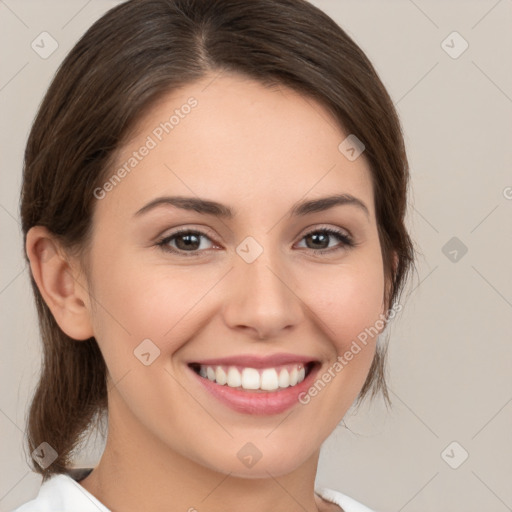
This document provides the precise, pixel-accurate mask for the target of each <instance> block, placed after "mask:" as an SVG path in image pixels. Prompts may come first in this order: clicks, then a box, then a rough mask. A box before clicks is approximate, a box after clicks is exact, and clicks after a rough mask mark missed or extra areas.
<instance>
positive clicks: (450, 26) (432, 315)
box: [0, 0, 512, 512]
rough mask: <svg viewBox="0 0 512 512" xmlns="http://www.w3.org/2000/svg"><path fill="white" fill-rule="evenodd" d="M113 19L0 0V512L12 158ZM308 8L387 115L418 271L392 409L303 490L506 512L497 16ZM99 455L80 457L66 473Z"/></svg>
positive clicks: (7, 473)
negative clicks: (402, 148)
mask: <svg viewBox="0 0 512 512" xmlns="http://www.w3.org/2000/svg"><path fill="white" fill-rule="evenodd" d="M116 3H118V2H114V1H105V0H103V1H99V0H92V1H76V0H72V1H67V2H64V1H59V2H57V1H45V2H41V1H36V0H32V1H23V0H18V1H16V0H0V42H1V44H0V55H1V60H0V62H1V66H0V111H1V126H0V144H1V148H0V159H1V172H2V186H1V189H0V226H1V233H2V243H1V248H2V250H1V255H0V258H1V261H0V268H1V273H0V304H1V321H2V338H1V343H2V352H1V353H2V357H1V358H0V382H1V383H0V389H1V396H0V433H1V436H0V511H6V510H10V509H11V508H13V507H15V506H17V505H19V504H21V503H23V502H25V501H27V500H28V499H30V498H32V497H34V496H35V495H36V494H37V490H38V488H39V485H40V477H38V476H37V475H36V474H34V473H32V472H30V470H29V468H28V466H27V464H26V461H25V457H26V454H25V453H24V451H23V434H24V424H25V414H26V408H27V404H28V400H29V398H30V396H31V393H32V390H33V387H34V386H35V383H36V378H37V373H38V371H39V360H40V347H39V340H38V327H37V321H36V316H35V307H34V305H33V301H32V295H31V290H30V288H29V279H28V271H27V268H26V266H25V264H24V260H23V257H22V248H21V232H20V226H19V214H18V195H19V188H20V181H21V165H22V154H23V149H24V144H25V142H26V138H27V135H28V131H29V128H30V123H31V121H32V119H33V117H34V115H35V113H36V109H37V106H38V104H39V102H40V101H41V99H42V96H43V94H44V92H45V89H46V88H47V86H48V84H49V82H50V79H51V77H52V76H53V74H54V72H55V70H56V69H57V66H58V65H59V63H60V62H61V61H62V59H63V58H64V56H65V55H66V53H67V52H68V51H69V50H70V49H71V47H72V45H73V44H74V43H75V42H76V41H77V40H78V38H79V37H80V36H81V35H82V34H83V33H84V32H85V30H86V29H87V28H88V27H89V26H90V25H91V24H92V23H93V22H94V21H95V20H96V19H97V18H98V17H99V16H100V15H101V14H102V13H103V12H105V11H106V10H107V9H108V8H109V7H111V6H113V5H115V4H116ZM313 3H314V4H315V5H317V6H319V7H320V8H321V9H323V10H324V11H326V12H327V13H328V14H330V15H331V16H332V17H333V18H334V19H335V20H336V21H337V22H338V23H339V24H340V25H341V26H342V27H343V28H344V29H345V30H346V31H347V32H348V33H349V35H351V36H352V37H353V38H354V40H355V41H356V42H357V43H358V44H359V45H360V46H361V48H362V49H363V50H364V51H365V52H366V53H367V55H368V57H369V58H370V60H371V61H372V62H373V64H374V65H375V67H376V69H377V71H378V72H379V74H380V76H381V78H382V80H383V82H384V84H385V85H386V87H387V88H388V90H389V92H390V94H391V96H392V98H393V100H394V102H395V104H396V106H397V109H398V111H399V114H400V117H401V120H402V123H403V127H404V132H405V139H406V144H407V147H408V155H409V159H410V164H411V174H412V187H413V189H412V191H411V197H410V199H411V202H410V207H409V215H408V226H409V227H410V231H411V235H412V237H413V238H414V240H415V242H416V244H417V246H418V248H419V249H420V251H421V253H422V256H421V257H420V259H419V261H418V277H417V278H416V279H413V281H411V284H410V286H409V293H410V294H409V298H408V301H407V303H406V305H405V309H404V310H403V312H402V313H400V314H399V316H398V317H397V318H396V319H395V320H394V321H393V323H392V324H391V325H390V329H389V332H390V335H391V344H390V351H389V363H390V364H389V384H390V388H391V398H392V400H393V409H392V410H391V411H390V412H387V411H386V409H385V408H384V406H383V403H382V401H381V400H380V399H379V400H377V401H375V402H373V403H370V402H368V403H367V405H365V406H364V407H362V408H361V409H360V410H359V411H358V412H357V414H354V413H353V411H349V413H348V414H347V416H346V417H345V424H346V427H348V428H344V427H343V426H340V427H339V428H337V429H336V431H335V432H334V433H333V435H332V436H331V438H330V439H329V440H328V441H327V442H326V444H325V445H324V448H323V451H322V457H321V461H320V470H319V474H318V484H319V485H323V486H328V487H332V488H335V489H337V490H340V491H342V492H345V493H346V494H349V495H351V496H353V497H354V498H356V499H358V500H360V501H362V502H363V503H365V504H367V505H368V506H370V507H372V508H375V509H377V510H380V511H383V512H391V511H404V512H413V511H426V510H432V511H433V510H436V511H450V512H456V511H464V512H470V511H477V510H478V511H480V510H485V511H487V512H490V511H496V512H501V511H506V510H512V485H510V484H511V482H512V447H511V432H512V429H511V427H512V378H511V372H510V368H512V348H511V346H510V341H511V338H512V337H511V333H512V272H511V270H510V268H511V267H510V262H511V261H512V258H511V255H512V242H511V238H512V173H511V163H512V138H511V135H512V115H511V114H512V61H511V60H510V56H511V55H512V30H511V27H512V1H511V0H500V1H496V0H480V1H462V0H458V1H453V0H452V1H426V0H422V1H421V0H415V1H412V0H395V1H383V0H381V1H367V0H365V1H361V0H360V1H355V0H350V1H348V0H315V1H313ZM44 31H47V32H49V33H50V34H51V36H52V37H53V38H54V39H55V40H56V41H57V43H58V48H57V50H56V51H55V52H54V53H53V54H52V55H50V56H49V57H48V58H46V59H43V58H41V57H40V56H39V55H38V54H37V53H36V52H35V51H34V50H33V49H32V48H31V43H32V41H34V40H36V41H37V40H38V39H37V37H38V36H39V34H41V32H44ZM454 31H457V32H458V33H459V34H460V35H461V36H462V38H464V40H466V41H467V43H468V44H469V47H468V48H467V50H466V51H465V52H464V53H462V54H461V55H459V56H458V57H457V58H452V56H450V55H449V54H448V53H447V51H448V52H451V53H452V55H455V54H456V53H458V52H459V51H460V50H461V49H462V48H463V46H462V44H463V41H462V40H461V39H458V38H457V37H458V36H455V37H454V36H450V37H449V38H448V39H447V41H446V42H445V43H444V44H443V41H444V40H445V39H446V38H447V36H449V35H450V34H451V33H452V32H454ZM48 47H49V46H46V48H48ZM450 47H451V48H450ZM454 52H455V53H454ZM507 56H508V57H507ZM453 237H456V238H457V240H455V241H452V242H450V244H449V245H448V246H446V244H447V243H448V242H449V241H450V240H451V239H452V238H453ZM453 244H455V245H453ZM461 244H464V246H465V247H467V253H466V254H464V255H462V251H461V248H462V247H463V246H462V245H461ZM454 250H455V251H457V253H454V252H453V251H454ZM454 258H456V260H455V261H453V260H454ZM93 441H94V440H93ZM453 442H456V443H458V444H456V445H453V444H451V443H453ZM450 445H451V446H450ZM100 451H101V440H99V441H97V442H96V443H94V442H93V443H92V446H90V453H89V454H84V455H83V457H82V458H81V460H80V461H79V465H85V466H92V465H94V464H95V463H96V461H97V457H98V454H99V453H100ZM466 452H467V454H468V455H469V456H468V458H467V460H465V461H464V462H463V463H462V464H461V462H462V460H463V458H464V456H465V454H466ZM443 454H444V455H443ZM450 464H451V466H454V467H456V466H458V465H459V464H460V465H459V466H458V467H457V469H454V468H453V467H451V466H450Z"/></svg>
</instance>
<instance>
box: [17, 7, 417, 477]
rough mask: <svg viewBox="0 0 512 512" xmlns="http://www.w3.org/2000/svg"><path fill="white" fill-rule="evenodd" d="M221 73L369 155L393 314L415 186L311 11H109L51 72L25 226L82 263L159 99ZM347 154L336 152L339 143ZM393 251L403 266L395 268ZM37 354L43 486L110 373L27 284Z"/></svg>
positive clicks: (372, 383)
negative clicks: (106, 194) (303, 108)
mask: <svg viewBox="0 0 512 512" xmlns="http://www.w3.org/2000/svg"><path fill="white" fill-rule="evenodd" d="M222 71H229V72H236V73H239V74H241V75H244V76H247V77H249V78H252V79H254V80H257V81H259V82H261V83H263V84H265V85H275V84H283V85H285V86H288V87H290V88H292V89H294V90H296V91H298V92H300V93H301V94H303V95H305V96H307V97H310V98H312V99H313V100H316V101H318V102H320V103H321V104H322V105H323V106H325V107H326V108H327V109H328V110H329V112H330V113H332V115H333V116H334V119H336V120H338V122H339V127H340V128H341V129H342V130H343V131H344V132H345V133H346V134H347V135H348V134H356V136H357V137H358V138H359V139H360V140H361V141H362V142H363V143H364V145H365V152H364V156H365V158H366V159H367V161H368V162H369V164H370V168H371V177H372V184H373V190H374V197H375V211H376V219H377V225H378V233H379V239H380V244H381V250H382V257H383V265H384V273H385V278H386V282H387V283H389V288H387V290H386V293H385V297H384V300H385V304H386V305H387V306H388V308H389V307H390V306H391V305H392V304H396V303H397V301H398V300H399V296H400V294H401V292H402V289H403V285H404V283H405V280H406V276H407V274H408V272H409V270H410V267H411V265H413V264H414V253H413V245H412V241H411V240H410V238H409V236H408V233H407V230H406V227H405V225H404V217H405V214H406V205H407V197H406V196H407V189H408V180H409V170H408V162H407V158H406V153H405V148H404V141H403V136H402V132H401V127H400V123H399V119H398V116H397V113H396V111H395V108H394V105H393V102H392V101H391V99H390V97H389V95H388V93H387V92H386V89H385V88H384V86H383V84H382V82H381V80H380V79H379V77H378V75H377V73H376V71H375V69H374V68H373V66H372V64H371V63H370V62H369V60H368V59H367V57H366V56H365V54H364V53H363V51H362V50H361V49H360V48H359V47H358V46H357V45H356V44H355V43H354V41H353V40H352V39H351V38H350V37H349V36H348V35H347V34H346V33H345V32H344V31H343V30H342V29H341V28H340V27H339V26H338V25H337V24H336V23H335V22H334V21H333V20H332V19H331V18H329V17H328V16H327V15H326V14H325V13H323V12H322V11H321V10H319V9H318V8H316V7H314V6H313V5H311V4H310V3H308V2H306V1H305V0H250V1H247V0H131V1H128V2H126V3H123V4H121V5H118V6H116V7H114V8H113V9H111V10H110V11H108V12H107V13H106V14H105V15H104V16H103V17H101V18H100V19H99V20H98V21H96V22H95V23H94V25H92V27H91V28H90V29H89V30H88V31H87V32H86V33H85V34H84V36H83V37H82V38H81V39H80V40H79V41H78V43H77V44H76V45H75V46H74V48H73V49H72V50H71V51H70V53H69V54H68V55H67V57H66V58H65V60H64V62H63V63H62V64H61V66H60V68H59V70H58V72H57V73H56V75H55V77H54V79H53V81H52V83H51V85H50V87H49V89H48V91H47V93H46V95H45V97H44V100H43V102H42V104H41V106H40V109H39V112H38V114H37V117H36V118H35V120H34V123H33V126H32V129H31V132H30V135H29V138H28V142H27V147H26V151H25V161H24V171H23V187H22V194H21V218H22V227H23V233H24V242H25V241H26V234H27V231H28V230H29V229H30V228H31V227H32V226H36V225H41V226H45V227H46V228H48V230H49V231H50V232H51V233H53V234H54V235H55V236H56V237H57V238H58V240H59V241H60V242H61V243H62V244H63V246H64V247H65V248H66V249H69V250H74V251H76V252H77V254H84V253H85V251H86V248H87V246H88V242H89V241H90V235H91V218H92V213H93V209H94V204H95V201H96V199H95V197H94V194H93V191H94V190H95V189H96V188H97V187H99V186H101V185H102V183H104V181H105V178H106V177H108V175H109V166H110V165H111V162H112V161H113V158H114V156H115V155H116V151H117V150H118V149H119V148H120V146H121V144H122V142H123V141H124V140H125V138H126V136H127V134H128V133H129V132H130V130H132V129H133V128H134V126H135V125H136V122H137V120H138V119H140V118H141V116H142V114H143V113H144V112H146V111H147V109H148V108H150V106H151V105H152V104H154V103H155V102H156V101H158V100H159V99H160V98H162V97H163V96H164V95H165V94H167V93H169V92H171V91H173V90H176V89H178V88H180V87H183V86H185V85H187V84H190V83H192V82H193V81H195V80H198V79H200V78H203V77H204V76H205V75H206V74H211V73H214V74H215V73H218V72H222ZM340 142H341V141H340ZM393 252H395V253H396V254H397V255H398V258H399V260H398V265H397V266H396V268H394V267H393V260H392V256H393ZM31 281H32V287H33V291H34V295H35V302H36V306H37V311H38V315H39V324H40V330H41V336H42V342H43V361H42V370H41V375H40V378H39V383H38V386H37V389H36V391H35V394H34V396H33V399H32V402H31V405H30V409H29V415H28V425H27V445H28V448H29V451H30V452H32V451H33V450H34V449H35V448H36V447H37V446H38V445H39V444H40V443H42V442H44V441H46V442H47V443H49V444H50V445H51V446H52V447H53V448H54V449H55V450H56V451H57V453H58V458H57V459H56V460H55V461H54V462H53V463H52V464H51V465H50V466H49V467H48V468H47V469H45V470H43V469H42V468H41V467H39V466H38V465H37V464H35V463H34V462H33V461H31V464H32V467H33V468H34V470H35V471H37V472H39V473H41V474H42V475H43V481H44V480H46V479H47V478H49V476H50V475H51V474H54V473H63V472H66V471H67V470H68V469H69V468H70V466H71V465H72V460H73V454H74V452H75V451H76V450H77V449H78V448H79V446H80V444H81V442H82V441H83V435H84V434H85V433H86V432H87V430H88V429H90V427H91V426H92V424H93V420H94V419H95V418H96V419H97V418H98V417H100V416H101V415H104V414H105V413H106V411H107V387H106V371H107V369H106V365H105V362H104V360H103V357H102V355H101V352H100V350H99V347H98V344H97V342H96V340H95V339H94V338H90V339H88V340H85V341H76V340H73V339H71V338H70V337H69V336H67V335H66V334H65V333H64V332H63V331H62V330H61V329H60V328H59V326H58V325H57V323H56V321H55V319H54V317H53V315H52V314H51V311H50V309H49V308H48V306H47V305H46V303H45V301H44V300H43V298H42V296H41V293H40V292H39V289H38V287H37V285H36V283H35V281H34V278H33V276H32V275H31ZM384 362H385V347H383V346H380V344H378V345H377V350H376V354H375V357H374V360H373V362H372V365H371V368H370V371H369V374H368V377H367V379H366V381H365V383H364V386H363V387H362V389H361V392H360V394H359V395H358V398H357V401H358V403H359V401H360V400H362V399H363V398H364V397H365V396H366V395H368V394H371V396H372V397H373V396H374V395H375V394H376V393H377V392H378V391H381V392H382V393H383V395H384V397H385V398H386V400H387V401H388V402H389V396H388V393H387V389H386V384H385V379H384Z"/></svg>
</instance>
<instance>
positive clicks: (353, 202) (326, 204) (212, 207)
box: [134, 194, 370, 219]
mask: <svg viewBox="0 0 512 512" xmlns="http://www.w3.org/2000/svg"><path fill="white" fill-rule="evenodd" d="M164 205H171V206H175V207H177V208H181V209H182V210H190V211H195V212H198V213H202V214H206V215H214V216H215V217H220V218H224V219H232V218H233V217H234V216H235V213H234V211H233V210H232V209H231V208H229V206H226V205H224V204H222V203H218V202H216V201H210V200H207V199H201V198H198V197H183V196H162V197H157V198H156V199H153V200H152V201H150V202H149V203H147V204H146V205H144V206H143V207H142V208H141V209H140V210H138V211H137V212H135V215H134V216H136V217H138V216H140V215H142V214H144V213H147V212H149V211H151V210H153V209H155V208H157V207H159V206H164ZM342 205H350V206H355V207H357V208H358V209H360V210H362V211H363V212H364V213H365V214H366V216H367V217H368V218H369V217H370V212H369V210H368V207H367V206H366V205H365V204H364V202H363V201H361V200H360V199H358V198H357V197H354V196H353V195H351V194H336V195H332V196H327V197H321V198H319V199H311V200H308V201H300V202H298V203H296V204H295V205H294V206H293V207H292V208H291V210H290V217H293V216H298V217H302V216H304V215H308V214H310V213H316V212H322V211H325V210H329V209H330V208H333V207H335V206H342Z"/></svg>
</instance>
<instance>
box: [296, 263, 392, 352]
mask: <svg viewBox="0 0 512 512" xmlns="http://www.w3.org/2000/svg"><path fill="white" fill-rule="evenodd" d="M328 267H329V268H326V269H320V270H319V271H317V272H316V273H314V279H311V280H310V281H309V284H308V285H307V287H304V288H303V289H302V294H303V296H304V297H308V303H307V305H308V307H309V308H310V309H311V311H312V312H313V313H314V314H315V316H316V317H318V319H319V321H318V322H317V325H318V326H319V327H320V328H323V332H324V334H325V336H326V338H328V339H329V340H330V341H331V343H332V345H333V346H334V347H335V348H336V351H337V353H338V354H341V353H343V352H345V351H346V350H348V349H349V347H350V346H351V344H352V342H353V341H354V340H358V339H359V340H364V339H365V333H366V341H367V343H368V345H371V343H372V342H375V341H376V339H377V337H376V335H375V328H377V329H378V328H379V327H380V330H382V325H381V324H382V321H381V316H380V315H381V314H382V313H384V310H383V295H384V274H383V269H382V262H381V260H380V259H379V258H376V257H375V256H373V255H370V256H369V257H368V258H361V259H360V260H359V261H358V262H357V263H347V264H341V265H339V266H328ZM310 275H312V274H311V273H310ZM369 332H370V333H371V334H372V335H371V334H369ZM369 357H371V354H369Z"/></svg>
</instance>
